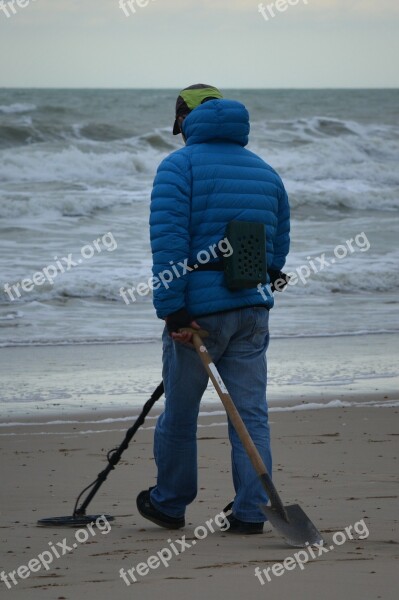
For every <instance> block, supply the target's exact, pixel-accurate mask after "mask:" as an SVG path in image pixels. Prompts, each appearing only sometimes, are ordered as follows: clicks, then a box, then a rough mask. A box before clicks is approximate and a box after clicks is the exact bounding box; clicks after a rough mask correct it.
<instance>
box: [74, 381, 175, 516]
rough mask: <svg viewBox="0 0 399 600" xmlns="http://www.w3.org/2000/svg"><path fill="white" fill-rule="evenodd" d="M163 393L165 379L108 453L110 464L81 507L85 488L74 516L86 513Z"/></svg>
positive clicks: (102, 472) (100, 474) (100, 475)
mask: <svg viewBox="0 0 399 600" xmlns="http://www.w3.org/2000/svg"><path fill="white" fill-rule="evenodd" d="M163 393H164V385H163V381H161V383H160V384H159V386H158V387H157V389H156V390H155V391H154V393H153V394H152V396H151V398H150V399H149V400H147V402H146V403H145V404H144V406H143V410H142V411H141V413H140V415H139V416H138V418H137V420H136V422H135V423H134V424H133V425H132V427H130V429H128V430H127V432H126V435H125V438H124V440H123V442H122V443H121V445H120V446H119V447H118V448H115V449H114V450H111V451H110V452H109V453H108V466H107V467H106V468H105V469H104V470H103V471H101V473H99V474H98V477H97V479H96V481H95V482H94V485H93V484H92V485H93V489H92V490H91V491H90V492H89V494H88V495H87V497H86V499H85V500H84V501H83V502H82V504H81V505H80V506H79V507H78V506H77V504H78V502H79V499H80V496H81V495H82V494H83V492H85V491H86V490H87V489H88V488H85V490H83V492H82V493H81V494H80V496H79V497H78V499H77V501H76V504H75V509H74V511H73V514H74V516H75V515H84V514H86V509H87V507H88V506H89V504H90V502H91V501H92V500H93V498H94V496H95V495H96V494H97V492H98V490H99V489H100V487H101V486H102V484H103V483H104V481H105V480H106V479H107V477H108V475H109V473H110V472H111V471H112V470H113V469H114V468H115V466H116V465H117V464H118V462H119V461H120V459H121V456H122V454H123V452H124V451H125V450H126V449H127V448H128V446H129V443H130V442H131V440H132V438H133V436H134V434H135V433H136V431H137V430H138V429H139V428H140V427H141V426H142V424H143V423H144V421H145V418H146V416H147V415H148V413H149V412H150V410H151V408H152V407H153V406H154V404H155V402H156V401H157V400H159V398H160V397H161V396H162V394H163ZM89 487H91V486H89Z"/></svg>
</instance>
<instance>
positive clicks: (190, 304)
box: [150, 99, 290, 318]
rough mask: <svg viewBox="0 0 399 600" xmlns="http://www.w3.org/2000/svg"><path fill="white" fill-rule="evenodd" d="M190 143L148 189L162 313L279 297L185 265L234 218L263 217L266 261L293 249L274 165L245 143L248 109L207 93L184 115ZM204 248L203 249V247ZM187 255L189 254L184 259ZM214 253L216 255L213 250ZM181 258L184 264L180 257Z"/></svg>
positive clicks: (271, 265) (278, 265)
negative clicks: (230, 283) (207, 96)
mask: <svg viewBox="0 0 399 600" xmlns="http://www.w3.org/2000/svg"><path fill="white" fill-rule="evenodd" d="M183 131H184V134H185V137H186V139H187V143H186V146H185V147H184V148H182V149H180V150H177V151H176V152H173V153H172V154H170V155H169V156H168V157H167V158H166V159H165V160H163V162H162V163H161V165H160V166H159V168H158V171H157V175H156V177H155V181H154V188H153V192H152V197H151V216H150V235H151V248H152V254H153V275H154V277H158V276H159V279H161V280H162V281H163V282H164V283H161V282H159V281H157V280H155V279H154V280H153V285H154V306H155V309H156V312H157V316H158V317H159V318H164V317H166V316H168V315H169V314H171V313H173V312H176V311H177V310H179V309H181V308H186V309H187V311H188V312H189V313H190V314H191V315H193V316H200V315H204V314H210V313H215V312H219V311H225V310H230V309H234V308H239V307H246V306H255V305H265V306H266V307H267V308H271V307H272V306H273V303H274V299H273V295H272V293H271V291H270V286H269V285H265V286H264V287H263V290H264V295H265V296H266V299H265V298H264V297H263V296H264V295H262V294H261V293H260V292H259V290H258V289H256V288H253V289H243V290H238V291H230V290H228V288H227V287H226V285H225V284H224V274H223V272H217V271H192V272H186V273H184V272H185V265H194V264H196V263H197V262H198V261H197V255H198V253H200V252H201V251H205V250H208V252H209V248H210V247H211V246H212V245H213V244H217V243H218V242H219V241H220V240H221V239H223V238H224V237H225V229H226V225H227V223H228V222H229V221H232V220H236V221H256V222H260V223H264V224H265V228H266V253H267V266H268V269H269V270H270V269H275V270H280V269H282V268H283V266H284V264H285V259H286V256H287V254H288V250H289V229H290V224H289V223H290V219H289V205H288V198H287V194H286V191H285V189H284V186H283V183H282V181H281V179H280V177H279V176H278V175H277V173H276V172H275V171H274V170H273V169H272V168H271V167H270V166H269V165H268V164H266V163H265V162H264V161H263V160H262V159H261V158H260V157H259V156H257V155H256V154H253V153H252V152H249V151H248V150H246V149H245V148H244V146H246V145H247V143H248V134H249V115H248V111H247V109H246V108H245V106H244V105H243V104H241V103H240V102H236V101H233V100H225V99H223V100H209V101H207V102H205V103H204V104H201V105H200V106H198V107H197V108H195V109H194V110H193V111H192V112H191V113H190V114H189V115H188V116H187V117H186V119H185V121H184V123H183ZM201 256H203V255H201ZM187 259H188V260H187ZM212 260H215V259H214V258H212ZM179 263H180V264H179Z"/></svg>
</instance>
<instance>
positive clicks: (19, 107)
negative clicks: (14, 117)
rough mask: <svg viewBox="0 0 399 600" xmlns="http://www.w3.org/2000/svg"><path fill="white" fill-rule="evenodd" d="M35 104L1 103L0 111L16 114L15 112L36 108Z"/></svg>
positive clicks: (29, 110)
mask: <svg viewBox="0 0 399 600" xmlns="http://www.w3.org/2000/svg"><path fill="white" fill-rule="evenodd" d="M36 109H37V106H36V105H35V104H27V103H22V102H21V103H19V102H16V103H15V104H3V105H1V106H0V113H3V114H8V115H9V114H16V113H25V112H31V111H33V110H36Z"/></svg>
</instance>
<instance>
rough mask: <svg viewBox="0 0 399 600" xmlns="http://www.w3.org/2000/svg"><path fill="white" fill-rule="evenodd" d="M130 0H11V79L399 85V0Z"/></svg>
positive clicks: (6, 42) (2, 44)
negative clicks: (122, 1)
mask: <svg viewBox="0 0 399 600" xmlns="http://www.w3.org/2000/svg"><path fill="white" fill-rule="evenodd" d="M12 1H13V2H14V6H15V10H16V14H13V12H12V9H11V8H10V7H9V5H8V3H9V2H11V4H12ZM125 1H126V8H125V11H126V13H127V14H129V16H127V15H126V14H125V12H124V11H123V10H122V8H121V7H120V5H119V3H120V0H30V1H29V0H0V51H1V67H0V86H2V87H3V86H11V87H123V88H130V87H149V88H152V87H155V88H156V87H167V88H180V87H182V86H183V85H186V82H187V81H194V82H196V81H205V82H206V83H208V82H210V83H213V84H215V85H218V86H220V87H222V88H229V87H233V88H243V87H254V88H269V87H272V88H281V87H305V88H306V87H398V85H399V69H398V56H399V31H398V29H399V28H398V24H399V1H398V0H287V5H286V7H287V9H286V10H285V11H283V12H279V11H277V10H276V9H274V13H275V16H274V17H271V16H270V15H269V16H268V13H266V16H268V20H266V19H265V18H264V17H263V16H262V14H261V13H260V12H259V10H258V4H259V2H258V1H257V0H148V6H145V7H142V8H139V7H138V4H145V2H146V0H133V2H132V5H133V7H134V6H136V7H137V8H136V12H135V13H133V12H132V11H131V9H129V6H128V5H127V0H125ZM296 1H297V2H298V3H297V4H296V5H289V4H288V2H292V4H295V2H296ZM306 1H307V3H306ZM17 2H19V3H20V4H21V5H23V4H26V6H25V7H18V5H17ZM276 2H277V4H278V3H280V2H282V3H283V2H284V0H265V2H264V3H263V4H264V6H266V5H268V4H271V3H273V4H275V3H276ZM2 6H3V9H1V7H2ZM280 6H282V7H283V8H284V4H281V5H280ZM7 11H8V14H9V15H10V16H9V17H7V15H6V12H7Z"/></svg>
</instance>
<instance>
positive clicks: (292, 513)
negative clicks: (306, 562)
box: [261, 504, 323, 548]
mask: <svg viewBox="0 0 399 600" xmlns="http://www.w3.org/2000/svg"><path fill="white" fill-rule="evenodd" d="M261 509H262V511H263V512H264V513H265V515H266V517H267V518H268V519H269V521H270V523H271V525H273V527H274V528H275V529H277V531H278V533H280V534H281V535H282V537H283V538H284V539H285V541H286V542H287V544H289V545H290V546H294V547H295V548H305V546H312V545H313V544H322V543H323V538H322V536H321V533H320V532H319V531H318V530H317V528H316V527H315V526H314V525H313V523H312V521H311V520H310V519H309V517H308V516H307V515H306V513H305V512H304V511H303V510H302V508H301V507H300V506H299V504H291V505H290V506H284V509H285V512H286V514H287V518H288V520H287V521H286V520H285V519H284V518H283V516H282V515H281V513H279V512H278V510H276V509H275V508H273V507H271V506H266V505H261Z"/></svg>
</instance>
